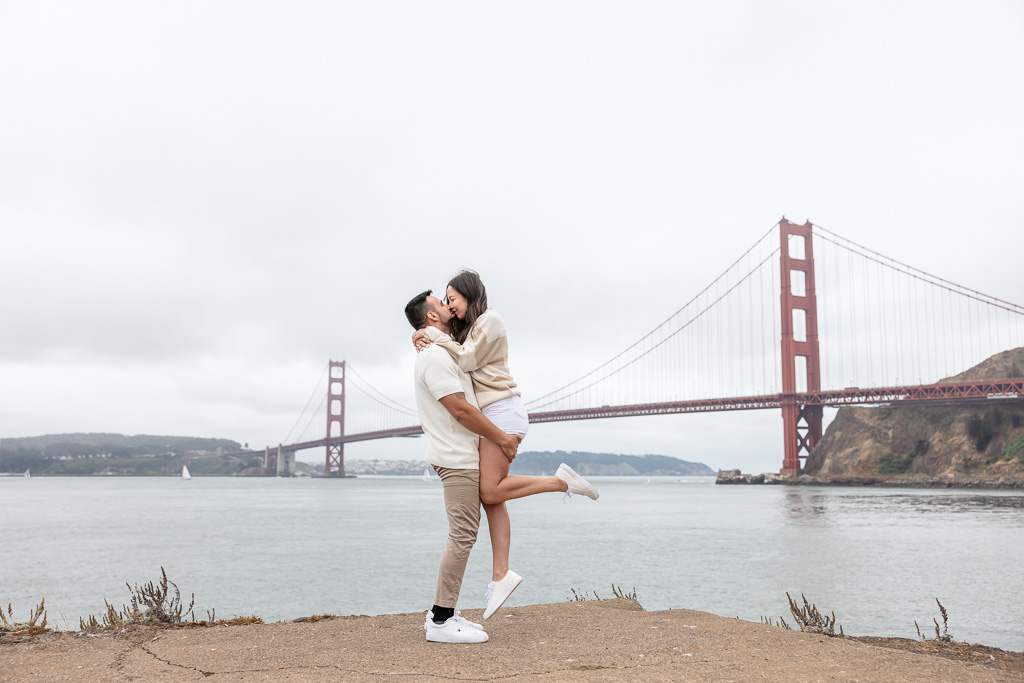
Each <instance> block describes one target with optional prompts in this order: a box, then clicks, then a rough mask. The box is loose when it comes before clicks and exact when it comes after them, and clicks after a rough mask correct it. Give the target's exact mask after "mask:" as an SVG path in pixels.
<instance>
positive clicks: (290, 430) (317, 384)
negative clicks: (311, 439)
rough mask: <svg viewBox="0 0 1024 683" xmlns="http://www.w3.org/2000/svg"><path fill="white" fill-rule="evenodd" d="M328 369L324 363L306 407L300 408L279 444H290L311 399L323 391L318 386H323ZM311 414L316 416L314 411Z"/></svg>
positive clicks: (327, 364)
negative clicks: (300, 410)
mask: <svg viewBox="0 0 1024 683" xmlns="http://www.w3.org/2000/svg"><path fill="white" fill-rule="evenodd" d="M329 368H330V363H324V371H323V372H322V373H320V379H318V380H317V381H316V385H315V386H314V387H313V391H312V392H311V393H310V394H309V399H308V400H307V401H306V405H304V406H303V407H302V412H300V413H299V416H298V417H297V418H295V424H293V425H292V428H291V429H289V430H288V435H287V436H285V437H284V438H283V439H281V443H290V442H291V438H292V434H294V433H295V428H296V427H298V426H299V423H300V422H302V416H303V415H305V414H306V411H307V410H309V404H310V403H312V402H313V399H314V398H315V397H316V395H317V393H318V392H319V393H321V394H323V390H322V389H321V388H320V385H321V384H323V381H324V377H326V376H327V370H328V369H329ZM324 400H326V399H324ZM322 402H323V400H321V403H322ZM313 414H314V415H316V411H313ZM308 428H309V424H307V425H306V429H308ZM302 431H303V433H305V431H306V430H305V429H303V430H302Z"/></svg>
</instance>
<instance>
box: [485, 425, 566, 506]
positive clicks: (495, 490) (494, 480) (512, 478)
mask: <svg viewBox="0 0 1024 683" xmlns="http://www.w3.org/2000/svg"><path fill="white" fill-rule="evenodd" d="M508 466H509V462H508V458H506V457H505V454H504V453H502V451H501V446H499V445H498V444H496V443H494V442H493V441H489V440H488V439H480V501H481V502H482V503H483V504H484V505H495V504H497V503H504V502H505V501H507V500H513V499H514V498H523V497H524V496H532V495H534V494H536V493H558V492H561V491H565V490H566V488H567V486H566V483H565V482H564V481H562V480H561V479H559V478H558V477H526V476H523V475H520V474H513V475H509V473H508Z"/></svg>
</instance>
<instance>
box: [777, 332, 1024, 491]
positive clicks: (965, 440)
mask: <svg viewBox="0 0 1024 683" xmlns="http://www.w3.org/2000/svg"><path fill="white" fill-rule="evenodd" d="M1015 377H1024V348H1019V349H1013V350H1010V351H1005V352H1003V353H1000V354H997V355H995V356H992V357H991V358H989V359H988V360H986V361H984V362H982V363H980V364H979V365H977V366H975V367H973V368H971V369H970V370H968V371H967V372H964V373H961V374H960V375H956V376H955V377H949V378H947V379H944V380H942V381H943V382H967V381H978V380H989V379H1004V378H1015ZM804 475H806V476H804V477H799V478H797V481H802V482H803V483H817V484H847V485H857V484H874V485H889V486H957V487H985V488H1022V487H1024V397H1021V398H1016V399H1007V400H988V401H974V402H957V403H953V402H949V403H935V404H906V405H901V404H899V403H893V404H889V405H883V406H876V407H864V408H860V407H858V408H854V407H849V408H840V409H839V411H838V413H837V414H836V418H835V420H833V421H832V423H831V424H830V425H829V427H828V430H827V431H826V432H825V434H824V436H823V437H822V439H821V441H820V442H818V445H817V446H816V447H815V448H814V451H813V452H812V453H811V455H810V456H809V457H808V458H807V462H806V463H805V465H804Z"/></svg>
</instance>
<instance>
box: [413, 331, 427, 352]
mask: <svg viewBox="0 0 1024 683" xmlns="http://www.w3.org/2000/svg"><path fill="white" fill-rule="evenodd" d="M412 345H413V346H415V347H416V351H417V352H419V351H422V350H423V349H425V348H427V347H428V346H430V340H429V339H427V333H426V332H424V331H423V330H416V331H415V332H413V333H412Z"/></svg>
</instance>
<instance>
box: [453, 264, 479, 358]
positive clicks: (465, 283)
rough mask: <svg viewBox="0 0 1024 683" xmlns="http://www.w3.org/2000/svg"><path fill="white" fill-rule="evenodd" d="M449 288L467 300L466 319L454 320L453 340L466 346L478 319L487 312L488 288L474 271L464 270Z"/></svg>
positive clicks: (454, 278)
mask: <svg viewBox="0 0 1024 683" xmlns="http://www.w3.org/2000/svg"><path fill="white" fill-rule="evenodd" d="M448 286H449V287H451V288H452V289H454V290H455V291H456V292H458V293H459V294H461V295H462V298H463V299H465V300H466V319H465V320H459V319H458V318H452V322H451V326H452V339H454V340H455V341H457V342H459V343H460V344H464V343H465V342H466V337H468V336H469V331H470V329H472V327H473V323H475V322H476V319H477V318H479V317H480V316H481V315H483V312H484V311H486V310H487V288H486V287H484V283H483V282H482V281H481V280H480V276H479V275H477V273H476V271H474V270H463V271H462V272H460V273H459V274H458V275H456V276H455V277H453V278H452V279H451V280H449V281H448Z"/></svg>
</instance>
